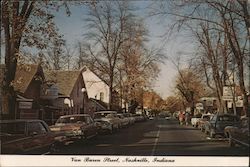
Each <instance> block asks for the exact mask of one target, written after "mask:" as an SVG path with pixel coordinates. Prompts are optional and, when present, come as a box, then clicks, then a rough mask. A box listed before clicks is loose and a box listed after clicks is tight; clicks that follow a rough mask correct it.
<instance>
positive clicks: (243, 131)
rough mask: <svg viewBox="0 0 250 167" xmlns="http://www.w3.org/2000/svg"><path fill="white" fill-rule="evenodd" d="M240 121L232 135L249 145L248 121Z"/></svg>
mask: <svg viewBox="0 0 250 167" xmlns="http://www.w3.org/2000/svg"><path fill="white" fill-rule="evenodd" d="M240 123H241V124H240V128H239V129H237V130H236V131H234V136H233V137H234V138H236V139H237V140H239V141H240V142H242V143H244V144H245V145H248V146H249V121H248V119H242V120H241V122H240Z"/></svg>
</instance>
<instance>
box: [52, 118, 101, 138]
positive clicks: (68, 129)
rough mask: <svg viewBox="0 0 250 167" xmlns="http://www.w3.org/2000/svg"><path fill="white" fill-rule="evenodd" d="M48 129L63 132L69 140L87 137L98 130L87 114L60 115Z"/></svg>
mask: <svg viewBox="0 0 250 167" xmlns="http://www.w3.org/2000/svg"><path fill="white" fill-rule="evenodd" d="M50 129H51V131H53V132H55V133H63V134H64V135H65V136H66V137H67V138H68V140H71V141H74V140H77V139H88V138H91V137H94V136H96V135H97V132H98V126H97V125H96V124H95V122H94V121H93V119H92V118H91V117H90V115H88V114H74V115H64V116H61V117H60V118H59V119H58V120H57V121H56V123H55V125H52V126H50Z"/></svg>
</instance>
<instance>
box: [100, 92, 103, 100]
mask: <svg viewBox="0 0 250 167" xmlns="http://www.w3.org/2000/svg"><path fill="white" fill-rule="evenodd" d="M100 100H101V101H103V100H104V93H103V92H101V93H100Z"/></svg>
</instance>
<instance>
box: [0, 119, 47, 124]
mask: <svg viewBox="0 0 250 167" xmlns="http://www.w3.org/2000/svg"><path fill="white" fill-rule="evenodd" d="M41 121H43V120H39V119H13V120H1V121H0V123H15V122H41Z"/></svg>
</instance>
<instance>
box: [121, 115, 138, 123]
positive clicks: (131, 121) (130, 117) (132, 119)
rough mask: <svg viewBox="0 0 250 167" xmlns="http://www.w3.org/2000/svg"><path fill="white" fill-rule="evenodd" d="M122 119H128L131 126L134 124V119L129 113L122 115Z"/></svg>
mask: <svg viewBox="0 0 250 167" xmlns="http://www.w3.org/2000/svg"><path fill="white" fill-rule="evenodd" d="M123 115H124V117H126V118H128V119H129V124H130V125H132V124H134V123H135V117H133V115H132V114H131V113H123Z"/></svg>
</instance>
